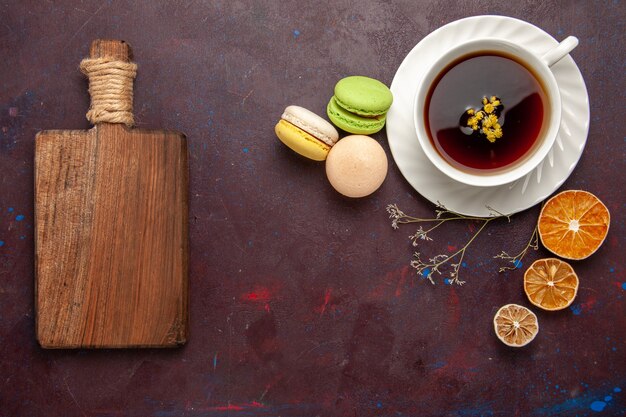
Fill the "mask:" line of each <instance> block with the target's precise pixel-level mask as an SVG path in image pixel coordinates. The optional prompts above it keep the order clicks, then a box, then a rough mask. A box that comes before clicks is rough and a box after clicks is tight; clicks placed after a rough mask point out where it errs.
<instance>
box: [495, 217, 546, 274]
mask: <svg viewBox="0 0 626 417" xmlns="http://www.w3.org/2000/svg"><path fill="white" fill-rule="evenodd" d="M530 249H533V250H537V249H539V233H538V230H537V226H535V229H534V230H533V233H532V235H530V239H529V240H528V243H527V244H526V247H524V249H522V251H521V252H520V253H518V254H517V255H515V256H511V255H509V254H508V253H507V252H505V251H502V252H501V253H500V254H499V255H496V256H494V258H499V259H504V260H505V261H507V263H511V264H513V266H510V265H505V266H501V267H500V269H499V270H498V272H505V271H513V270H515V269H517V268H520V267H521V265H522V259H524V256H526V254H527V253H528V251H529V250H530Z"/></svg>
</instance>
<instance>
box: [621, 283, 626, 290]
mask: <svg viewBox="0 0 626 417" xmlns="http://www.w3.org/2000/svg"><path fill="white" fill-rule="evenodd" d="M622 289H623V290H626V282H622Z"/></svg>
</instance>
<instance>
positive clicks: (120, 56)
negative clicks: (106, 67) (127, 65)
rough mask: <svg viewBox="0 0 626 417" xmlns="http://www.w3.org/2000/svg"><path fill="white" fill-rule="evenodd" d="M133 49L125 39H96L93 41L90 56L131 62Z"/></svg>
mask: <svg viewBox="0 0 626 417" xmlns="http://www.w3.org/2000/svg"><path fill="white" fill-rule="evenodd" d="M132 54H133V52H132V49H131V48H130V45H129V44H128V43H126V42H125V41H120V40H113V39H96V40H95V41H93V42H91V48H89V56H90V57H91V58H114V59H116V60H118V61H124V62H130V61H131V60H132V58H133V57H132Z"/></svg>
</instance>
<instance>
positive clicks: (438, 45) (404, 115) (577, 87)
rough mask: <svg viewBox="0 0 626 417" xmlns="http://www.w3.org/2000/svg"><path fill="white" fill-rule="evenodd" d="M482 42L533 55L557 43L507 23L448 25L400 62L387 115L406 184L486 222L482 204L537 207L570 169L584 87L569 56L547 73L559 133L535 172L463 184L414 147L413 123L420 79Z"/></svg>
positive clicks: (476, 20)
mask: <svg viewBox="0 0 626 417" xmlns="http://www.w3.org/2000/svg"><path fill="white" fill-rule="evenodd" d="M488 36H493V37H497V38H504V39H507V40H509V41H511V42H515V43H519V44H522V45H524V46H525V47H527V48H528V49H530V50H531V51H534V52H536V53H537V54H539V55H541V54H542V53H543V52H545V51H547V50H548V49H550V48H552V47H554V46H556V45H557V44H558V42H557V41H556V40H555V39H554V38H553V37H552V36H550V35H548V34H547V33H546V32H544V31H543V30H541V29H539V28H538V27H536V26H533V25H531V24H530V23H527V22H524V21H522V20H517V19H513V18H510V17H504V16H475V17H468V18H466V19H461V20H457V21H455V22H452V23H449V24H447V25H445V26H443V27H441V28H439V29H437V30H436V31H434V32H432V33H431V34H429V35H428V36H426V37H425V38H424V39H422V41H421V42H420V43H418V44H417V45H416V46H415V47H414V48H413V49H412V50H411V52H409V54H408V55H407V56H406V58H404V61H402V64H400V67H399V68H398V71H397V72H396V75H395V77H394V78H393V82H392V83H391V91H392V92H393V97H394V101H393V105H392V106H391V109H390V110H389V112H388V113H387V138H388V140H389V148H390V149H391V153H392V155H393V158H394V160H395V161H396V163H397V164H398V168H399V169H400V172H402V174H403V175H404V177H405V178H406V179H407V181H408V182H409V183H410V184H411V185H412V186H413V188H415V190H417V192H419V193H420V194H421V195H423V196H424V197H425V198H427V199H428V200H430V201H431V202H433V203H435V204H436V203H437V202H441V203H442V204H443V205H445V206H446V208H447V209H449V210H452V211H455V212H457V213H462V214H465V215H471V216H489V215H490V211H489V209H488V208H487V206H489V207H493V208H494V209H495V210H497V211H499V212H500V213H506V214H513V213H517V212H519V211H522V210H526V209H527V208H529V207H532V206H534V205H535V204H537V203H539V202H541V201H543V200H544V199H545V198H546V197H548V196H549V195H550V194H552V193H553V192H554V191H555V190H556V189H557V188H559V187H560V186H561V184H563V182H565V180H566V179H567V177H569V175H570V174H571V172H572V171H573V170H574V167H575V166H576V163H577V162H578V160H579V159H580V156H581V154H582V152H583V149H584V147H585V142H586V141H587V133H588V131H589V98H588V96H587V88H586V87H585V82H584V81H583V78H582V75H581V73H580V71H579V70H578V67H577V66H576V64H575V63H574V60H573V59H572V57H571V56H567V57H565V58H563V59H562V60H561V61H559V62H558V63H556V64H555V65H554V66H553V67H552V70H553V72H554V76H555V77H556V80H557V82H558V84H559V90H560V91H561V99H562V120H561V128H560V130H559V133H558V136H557V138H556V143H555V145H554V147H553V148H552V149H551V150H550V152H549V153H548V156H547V157H546V159H544V161H543V162H541V163H540V164H539V166H538V167H537V168H535V169H534V170H533V171H531V172H530V173H529V174H528V175H526V176H525V177H523V178H522V179H520V180H517V181H515V182H513V183H510V184H505V185H500V186H496V187H473V186H470V185H466V184H462V183H460V182H457V181H454V180H452V179H450V178H449V177H447V176H446V175H444V174H443V173H442V172H441V171H439V170H438V169H437V168H436V167H435V166H434V165H433V164H432V163H431V162H430V160H429V159H428V158H427V157H426V155H425V154H424V151H423V150H422V148H421V147H420V144H419V141H418V140H417V134H416V132H415V127H414V124H413V100H414V95H415V92H416V91H417V87H418V83H419V80H420V79H421V77H422V73H423V71H425V70H426V68H427V67H428V65H429V63H430V62H433V61H434V60H436V59H437V58H438V57H439V56H440V55H442V53H443V52H444V51H446V50H447V49H449V48H450V47H452V46H454V45H455V44H457V43H459V42H464V41H469V40H472V39H475V38H481V37H488ZM575 51H576V50H574V52H575Z"/></svg>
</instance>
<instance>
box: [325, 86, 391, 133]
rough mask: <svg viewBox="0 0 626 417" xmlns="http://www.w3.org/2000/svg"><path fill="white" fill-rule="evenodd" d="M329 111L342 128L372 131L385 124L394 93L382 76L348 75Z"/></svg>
mask: <svg viewBox="0 0 626 417" xmlns="http://www.w3.org/2000/svg"><path fill="white" fill-rule="evenodd" d="M334 93H335V95H334V96H333V97H332V98H331V99H330V102H329V103H328V107H327V113H328V117H329V118H330V120H331V121H332V122H333V123H334V124H335V125H337V126H338V127H339V128H341V129H343V130H345V131H347V132H350V133H356V134H364V135H369V134H372V133H376V132H378V131H379V130H380V129H382V128H383V126H384V125H385V117H386V114H387V111H388V110H389V108H390V107H391V103H392V102H393V95H392V94H391V91H390V90H389V88H387V86H386V85H385V84H383V83H381V82H380V81H378V80H375V79H373V78H369V77H363V76H359V75H356V76H351V77H346V78H343V79H341V80H339V82H338V83H337V84H336V85H335V91H334Z"/></svg>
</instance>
